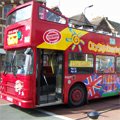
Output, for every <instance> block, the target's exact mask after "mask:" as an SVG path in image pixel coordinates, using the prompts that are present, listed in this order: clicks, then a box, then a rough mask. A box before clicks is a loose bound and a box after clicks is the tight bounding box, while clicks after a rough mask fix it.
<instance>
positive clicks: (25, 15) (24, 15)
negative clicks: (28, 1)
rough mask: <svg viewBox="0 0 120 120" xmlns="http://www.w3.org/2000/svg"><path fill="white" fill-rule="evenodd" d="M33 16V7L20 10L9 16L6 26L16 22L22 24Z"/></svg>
mask: <svg viewBox="0 0 120 120" xmlns="http://www.w3.org/2000/svg"><path fill="white" fill-rule="evenodd" d="M31 14H32V5H29V6H26V7H24V8H21V9H18V10H16V11H14V12H12V13H11V14H10V15H8V17H7V20H6V24H7V25H11V24H14V23H16V22H20V21H23V20H26V19H29V18H31Z"/></svg>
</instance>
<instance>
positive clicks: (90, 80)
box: [84, 74, 102, 97]
mask: <svg viewBox="0 0 120 120" xmlns="http://www.w3.org/2000/svg"><path fill="white" fill-rule="evenodd" d="M101 82H102V76H98V75H96V74H95V75H92V76H89V77H87V79H86V80H84V83H85V85H86V86H87V90H88V95H89V97H93V96H95V95H96V94H98V91H100V88H101V87H102V86H101Z"/></svg>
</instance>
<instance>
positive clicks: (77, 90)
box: [68, 85, 86, 107]
mask: <svg viewBox="0 0 120 120" xmlns="http://www.w3.org/2000/svg"><path fill="white" fill-rule="evenodd" d="M85 100H86V92H85V89H84V87H83V86H81V85H75V86H73V87H72V88H71V89H70V92H69V102H68V105H69V106H70V107H77V106H81V105H83V104H84V103H85Z"/></svg>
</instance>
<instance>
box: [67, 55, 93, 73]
mask: <svg viewBox="0 0 120 120" xmlns="http://www.w3.org/2000/svg"><path fill="white" fill-rule="evenodd" d="M68 70H69V73H71V74H77V73H86V74H87V73H93V71H94V66H93V55H90V54H82V53H69V68H68Z"/></svg>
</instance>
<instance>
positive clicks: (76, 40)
mask: <svg viewBox="0 0 120 120" xmlns="http://www.w3.org/2000/svg"><path fill="white" fill-rule="evenodd" d="M69 30H70V32H71V33H72V36H71V38H66V41H67V42H73V45H72V50H74V49H75V48H76V47H78V49H79V51H80V52H82V48H81V44H82V45H85V42H84V41H83V40H82V39H81V37H82V36H83V35H81V33H78V34H77V33H76V32H75V31H74V30H73V29H72V28H69Z"/></svg>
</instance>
